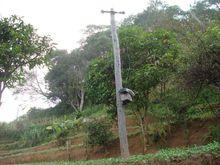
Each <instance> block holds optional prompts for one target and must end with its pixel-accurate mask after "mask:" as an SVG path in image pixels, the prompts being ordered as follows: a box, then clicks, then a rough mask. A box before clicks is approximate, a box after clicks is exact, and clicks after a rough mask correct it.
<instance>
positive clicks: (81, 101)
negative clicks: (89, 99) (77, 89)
mask: <svg viewBox="0 0 220 165" xmlns="http://www.w3.org/2000/svg"><path fill="white" fill-rule="evenodd" d="M84 98H85V92H84V90H81V99H80V105H79V110H80V111H82V109H83V105H84Z"/></svg>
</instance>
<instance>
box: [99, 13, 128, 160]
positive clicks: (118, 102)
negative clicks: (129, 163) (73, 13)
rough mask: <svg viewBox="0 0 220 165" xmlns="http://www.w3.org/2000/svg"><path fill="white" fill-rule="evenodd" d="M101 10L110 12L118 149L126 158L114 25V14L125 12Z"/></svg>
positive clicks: (126, 139) (124, 121) (117, 42)
mask: <svg viewBox="0 0 220 165" xmlns="http://www.w3.org/2000/svg"><path fill="white" fill-rule="evenodd" d="M101 12H102V13H110V15H111V34H112V43H113V51H114V68H115V85H116V106H117V115H118V131H119V140H120V150H121V156H122V157H123V158H128V157H129V155H130V154H129V148H128V138H127V130H126V120H125V113H124V110H123V105H122V101H121V99H120V95H119V90H120V89H122V78H121V59H120V48H119V40H118V35H117V31H116V25H115V14H124V13H125V12H115V11H114V10H113V9H111V10H110V11H104V10H102V11H101Z"/></svg>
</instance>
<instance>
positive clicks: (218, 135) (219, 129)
mask: <svg viewBox="0 0 220 165" xmlns="http://www.w3.org/2000/svg"><path fill="white" fill-rule="evenodd" d="M210 141H218V142H220V124H218V125H212V126H210V127H209V131H208V133H207V134H206V136H205V137H204V142H205V143H207V142H210Z"/></svg>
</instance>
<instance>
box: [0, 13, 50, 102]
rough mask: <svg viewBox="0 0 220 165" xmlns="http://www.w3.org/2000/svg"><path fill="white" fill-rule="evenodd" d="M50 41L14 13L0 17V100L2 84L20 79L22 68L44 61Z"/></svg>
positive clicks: (12, 84) (48, 50) (10, 85)
mask: <svg viewBox="0 0 220 165" xmlns="http://www.w3.org/2000/svg"><path fill="white" fill-rule="evenodd" d="M52 47H53V44H52V43H51V39H50V38H49V37H47V36H43V37H41V36H39V35H38V34H36V30H35V29H34V28H33V26H32V25H30V24H25V23H24V21H23V20H22V19H21V18H19V17H17V16H11V17H9V18H1V19H0V101H1V99H2V94H3V92H4V90H5V88H7V87H8V88H12V87H14V86H15V84H16V82H22V80H23V79H24V71H25V70H26V69H32V68H34V66H36V65H40V64H43V63H46V61H47V57H46V55H47V54H48V53H49V52H50V51H51V49H52Z"/></svg>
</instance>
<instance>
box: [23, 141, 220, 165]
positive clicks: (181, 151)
mask: <svg viewBox="0 0 220 165" xmlns="http://www.w3.org/2000/svg"><path fill="white" fill-rule="evenodd" d="M219 149H220V142H213V143H210V144H207V145H204V146H194V147H190V148H175V149H162V150H160V151H159V152H157V153H156V154H146V155H134V156H131V157H130V158H129V159H127V160H125V159H122V158H108V159H98V160H88V161H75V162H52V163H31V164H26V165H41V164H42V165H115V164H126V163H127V164H128V163H129V164H137V163H138V164H147V162H148V161H150V160H152V159H157V160H163V161H170V160H172V159H173V158H188V157H190V156H192V155H196V154H205V153H211V154H214V155H215V156H218V157H220V151H219Z"/></svg>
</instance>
